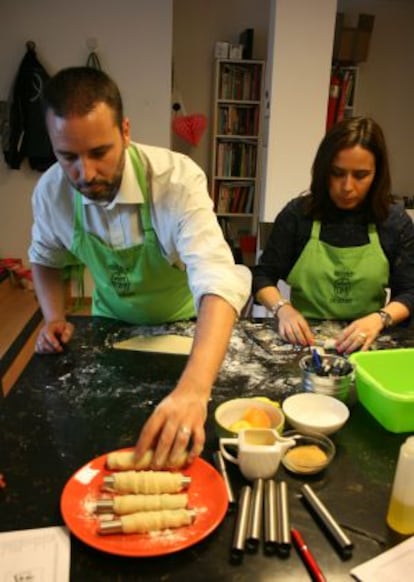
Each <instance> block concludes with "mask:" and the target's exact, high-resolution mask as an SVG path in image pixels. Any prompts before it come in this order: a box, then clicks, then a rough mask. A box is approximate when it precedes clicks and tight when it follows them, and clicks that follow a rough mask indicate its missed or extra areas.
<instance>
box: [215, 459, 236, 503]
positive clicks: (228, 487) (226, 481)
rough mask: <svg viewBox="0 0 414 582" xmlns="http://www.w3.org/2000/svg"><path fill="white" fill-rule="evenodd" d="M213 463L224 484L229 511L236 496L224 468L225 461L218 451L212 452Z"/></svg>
mask: <svg viewBox="0 0 414 582" xmlns="http://www.w3.org/2000/svg"><path fill="white" fill-rule="evenodd" d="M213 459H214V464H215V466H216V468H217V470H218V472H219V473H220V475H221V476H222V477H223V479H224V485H225V486H226V493H227V499H228V501H229V511H231V510H233V509H234V507H235V505H236V498H235V497H234V493H233V488H232V486H231V483H230V479H229V476H228V473H227V469H226V463H225V461H224V459H223V455H222V454H221V452H220V451H216V452H215V453H213Z"/></svg>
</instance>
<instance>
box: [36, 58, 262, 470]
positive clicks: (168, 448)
mask: <svg viewBox="0 0 414 582" xmlns="http://www.w3.org/2000/svg"><path fill="white" fill-rule="evenodd" d="M45 114H46V124H47V129H48V133H49V136H50V139H51V142H52V146H53V150H54V153H55V155H56V159H57V163H55V164H54V165H53V166H52V167H51V168H49V170H48V171H47V172H46V173H45V174H44V175H43V176H42V177H41V178H40V180H39V182H38V184H37V186H36V187H35V190H34V193H33V214H34V224H33V229H32V242H31V246H30V249H29V258H30V262H31V266H32V272H33V280H34V286H35V291H36V294H37V297H38V299H39V302H40V306H41V309H42V312H43V316H44V319H45V324H44V326H43V327H42V329H41V330H40V332H39V335H38V338H37V342H36V351H37V352H38V353H42V354H48V353H56V352H61V351H62V350H63V346H64V345H65V344H66V343H67V342H69V340H70V339H71V336H72V334H73V329H74V328H73V325H72V324H71V323H70V322H68V321H67V320H66V317H65V301H64V284H63V278H62V274H63V270H64V269H65V268H66V267H68V266H71V265H74V264H83V265H86V266H87V267H88V269H89V270H90V272H91V274H92V277H93V279H94V283H95V290H94V294H93V311H92V313H93V315H99V316H104V317H110V318H115V319H118V320H122V321H125V322H129V323H133V324H149V325H151V324H154V325H156V324H161V323H166V322H172V321H177V320H186V319H190V318H192V317H195V316H196V315H197V322H196V328H195V337H194V342H193V348H192V351H191V354H190V356H189V359H188V362H187V364H186V367H185V369H184V371H183V373H182V375H181V377H180V379H179V381H178V383H177V385H176V386H175V388H174V389H173V390H172V391H171V393H170V394H169V395H168V396H167V397H166V398H164V399H163V400H162V401H161V402H160V403H159V404H158V406H157V407H156V408H155V410H154V412H153V413H152V415H151V416H150V417H149V419H148V420H147V421H146V423H145V425H144V427H143V428H142V430H141V432H140V435H139V438H138V441H137V445H136V454H137V456H138V457H139V456H141V454H143V453H144V452H145V451H146V450H147V449H149V448H154V450H155V455H154V462H153V467H154V468H159V467H162V466H164V465H165V463H166V462H167V460H168V462H174V459H177V458H178V456H179V455H180V453H181V452H182V451H183V450H184V449H185V448H187V447H188V446H189V443H190V447H191V448H190V457H189V458H190V460H191V459H192V458H194V457H196V456H197V455H199V454H200V453H201V451H202V449H203V445H204V441H205V432H204V423H205V420H206V414H207V403H208V400H209V396H210V393H211V389H212V384H213V382H214V380H215V378H216V375H217V373H218V370H219V368H220V366H221V363H222V361H223V359H224V356H225V353H226V349H227V346H228V342H229V339H230V335H231V331H232V327H233V324H234V321H235V319H236V317H237V315H238V314H239V313H240V311H241V309H242V308H243V306H244V304H245V303H246V301H247V298H248V295H249V292H250V283H251V281H250V273H249V271H248V269H247V268H246V267H243V266H241V265H235V263H234V260H233V257H232V254H231V251H230V249H229V247H228V245H227V244H226V242H225V240H224V238H223V235H222V232H221V229H220V227H219V225H218V223H217V220H216V216H215V214H214V212H213V209H212V201H211V198H210V196H209V194H208V191H207V185H206V178H205V175H204V173H203V172H202V170H201V169H200V168H199V167H198V166H197V165H196V164H195V163H194V162H193V161H192V160H190V159H189V158H188V157H186V156H184V155H181V154H178V153H174V152H172V151H170V150H168V149H164V148H159V147H153V146H147V145H142V144H137V143H134V142H132V141H131V139H130V126H129V120H128V119H127V118H126V117H124V114H123V106H122V99H121V95H120V92H119V89H118V87H117V85H116V84H115V83H114V81H113V80H112V79H111V78H110V77H108V76H107V75H106V74H105V73H104V72H102V71H98V70H96V69H92V68H88V67H71V68H68V69H63V70H62V71H60V72H59V73H57V74H56V75H55V76H54V77H53V78H52V79H51V80H50V82H49V83H48V85H47V87H46V89H45Z"/></svg>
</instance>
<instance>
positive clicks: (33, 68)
mask: <svg viewBox="0 0 414 582" xmlns="http://www.w3.org/2000/svg"><path fill="white" fill-rule="evenodd" d="M26 46H27V52H26V54H25V56H24V57H23V60H22V62H21V64H20V67H19V70H18V71H17V75H16V79H15V82H14V86H13V90H12V96H11V104H10V115H9V122H8V124H9V127H8V131H7V134H8V135H7V137H6V139H4V136H3V152H4V159H5V161H6V164H7V165H8V166H9V167H10V168H12V169H14V170H18V169H19V168H20V165H21V163H22V161H23V159H24V158H26V157H27V158H28V161H29V164H30V167H31V168H32V169H33V170H39V171H40V172H43V171H44V170H46V169H47V168H48V167H49V166H50V165H51V164H53V163H54V162H55V161H56V158H55V156H54V154H53V149H52V146H51V143H50V140H49V136H48V134H47V130H46V124H45V119H44V111H43V103H42V96H43V87H44V85H45V83H46V82H47V81H48V80H49V75H48V73H47V72H46V70H45V69H44V67H43V66H42V65H41V64H40V63H39V61H38V59H37V57H36V52H35V44H34V43H33V42H28V43H27V45H26Z"/></svg>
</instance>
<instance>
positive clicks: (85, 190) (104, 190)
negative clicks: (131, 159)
mask: <svg viewBox="0 0 414 582" xmlns="http://www.w3.org/2000/svg"><path fill="white" fill-rule="evenodd" d="M124 166H125V150H123V151H122V155H121V157H120V159H119V162H118V165H117V167H116V170H115V173H114V176H113V178H112V180H100V179H96V180H91V181H90V182H83V181H81V182H72V180H70V182H71V184H72V186H73V187H74V188H75V189H76V190H78V191H79V192H80V193H81V194H82V196H85V198H88V199H89V200H93V201H94V202H97V203H98V204H99V203H106V204H109V203H110V202H112V200H113V199H114V198H115V196H116V194H117V192H118V190H119V187H120V185H121V182H122V174H123V171H124Z"/></svg>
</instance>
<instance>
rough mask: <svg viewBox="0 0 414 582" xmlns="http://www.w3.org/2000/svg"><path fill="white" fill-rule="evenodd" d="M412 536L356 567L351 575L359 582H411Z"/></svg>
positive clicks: (413, 548)
mask: <svg viewBox="0 0 414 582" xmlns="http://www.w3.org/2000/svg"><path fill="white" fill-rule="evenodd" d="M413 572H414V536H413V537H411V538H408V540H405V541H404V542H401V543H400V544H398V545H396V546H394V547H393V548H391V549H390V550H387V551H386V552H383V553H382V554H380V555H379V556H376V557H375V558H372V559H371V560H368V562H364V563H363V564H360V565H359V566H356V567H355V568H353V570H351V575H352V576H353V577H354V578H356V579H357V580H361V582H403V581H405V580H407V581H408V580H413V579H414V578H413Z"/></svg>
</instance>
